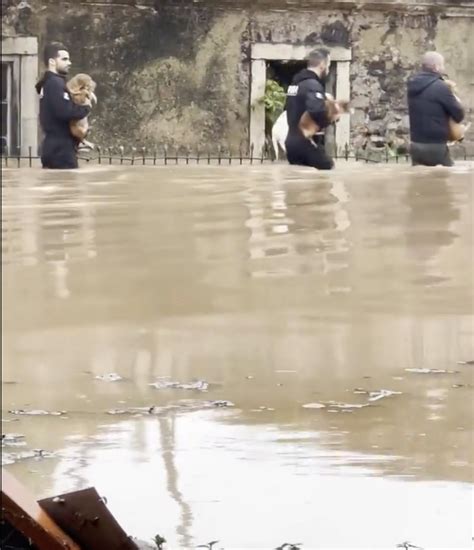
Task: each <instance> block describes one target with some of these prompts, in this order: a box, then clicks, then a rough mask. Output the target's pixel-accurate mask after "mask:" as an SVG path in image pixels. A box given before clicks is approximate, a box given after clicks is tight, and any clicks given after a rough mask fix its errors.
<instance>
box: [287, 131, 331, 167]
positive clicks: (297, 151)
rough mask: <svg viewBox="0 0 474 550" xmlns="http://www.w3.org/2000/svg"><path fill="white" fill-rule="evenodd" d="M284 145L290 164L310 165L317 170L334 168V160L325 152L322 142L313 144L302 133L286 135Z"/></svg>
mask: <svg viewBox="0 0 474 550" xmlns="http://www.w3.org/2000/svg"><path fill="white" fill-rule="evenodd" d="M285 145H286V156H287V158H288V162H289V163H290V164H298V165H300V166H312V167H313V168H317V169H318V170H331V169H332V168H334V161H333V160H332V158H331V157H330V156H329V155H328V154H327V153H326V150H325V148H324V144H323V143H322V142H320V143H318V144H315V143H314V142H311V141H310V140H309V139H306V138H305V137H304V136H302V135H288V137H287V139H286V143H285Z"/></svg>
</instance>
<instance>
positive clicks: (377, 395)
mask: <svg viewBox="0 0 474 550" xmlns="http://www.w3.org/2000/svg"><path fill="white" fill-rule="evenodd" d="M391 395H402V392H401V391H393V390H377V391H371V392H370V393H369V401H370V402H371V403H373V402H374V401H379V399H383V398H384V397H390V396H391Z"/></svg>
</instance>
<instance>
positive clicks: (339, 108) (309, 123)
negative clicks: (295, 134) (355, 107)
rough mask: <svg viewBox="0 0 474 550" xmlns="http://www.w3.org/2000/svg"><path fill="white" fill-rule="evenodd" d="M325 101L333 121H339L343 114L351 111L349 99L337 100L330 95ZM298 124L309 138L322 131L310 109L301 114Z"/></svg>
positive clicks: (330, 118)
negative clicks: (312, 116) (310, 113)
mask: <svg viewBox="0 0 474 550" xmlns="http://www.w3.org/2000/svg"><path fill="white" fill-rule="evenodd" d="M324 103H325V105H326V112H327V115H328V119H329V120H330V122H331V123H333V122H337V121H338V120H339V118H340V117H341V115H342V114H344V113H349V112H350V106H349V101H336V100H335V99H333V98H332V97H329V98H327V99H326V101H325V102H324ZM298 126H299V129H300V130H301V132H302V133H303V135H304V137H305V138H306V139H309V140H311V138H312V137H313V136H314V135H315V134H317V133H318V132H320V131H321V128H320V127H319V126H318V125H317V124H316V122H315V121H314V120H313V119H312V118H311V116H310V115H309V113H308V111H305V112H304V113H303V114H302V115H301V118H300V122H299V124H298Z"/></svg>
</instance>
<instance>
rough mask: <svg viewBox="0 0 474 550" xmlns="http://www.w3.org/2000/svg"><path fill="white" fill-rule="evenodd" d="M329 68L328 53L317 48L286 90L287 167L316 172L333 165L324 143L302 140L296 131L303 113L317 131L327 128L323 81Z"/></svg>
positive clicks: (329, 168) (300, 134) (321, 141)
mask: <svg viewBox="0 0 474 550" xmlns="http://www.w3.org/2000/svg"><path fill="white" fill-rule="evenodd" d="M330 64H331V59H330V52H329V50H328V49H326V48H319V49H317V50H314V51H313V52H311V53H310V55H309V58H308V68H307V69H303V70H302V71H300V72H299V73H298V74H296V75H295V77H294V78H293V82H292V84H291V86H289V87H288V91H287V100H286V111H287V117H288V137H287V138H286V143H285V145H286V154H287V157H288V162H289V163H290V164H299V165H303V166H313V167H314V168H319V169H320V170H331V168H333V167H334V161H333V160H332V158H331V157H329V156H328V155H327V154H326V151H325V149H324V140H318V141H313V140H309V139H306V138H305V137H304V135H303V133H302V132H301V130H300V129H299V127H298V124H299V121H300V118H301V115H302V114H303V113H304V112H305V111H307V112H308V114H309V115H310V116H311V118H312V119H313V120H314V121H315V122H316V124H317V125H318V126H319V127H320V128H321V129H323V128H326V127H327V126H329V123H330V122H329V119H328V117H327V113H326V107H325V103H324V102H325V100H326V89H325V80H326V78H327V75H328V73H329V66H330Z"/></svg>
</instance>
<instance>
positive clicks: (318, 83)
mask: <svg viewBox="0 0 474 550" xmlns="http://www.w3.org/2000/svg"><path fill="white" fill-rule="evenodd" d="M325 93H326V89H325V86H324V82H323V81H322V80H321V79H320V78H319V77H318V76H317V75H316V74H315V73H314V72H313V71H310V70H309V69H303V70H302V71H300V72H299V73H297V74H296V75H295V77H294V78H293V82H292V84H291V86H289V87H288V91H287V98H286V113H287V118H288V134H293V135H295V134H301V131H300V130H299V128H298V123H299V121H300V118H301V115H302V114H303V113H304V112H305V111H308V113H309V114H310V116H311V118H312V119H313V120H314V121H315V122H316V124H318V126H319V127H320V128H321V129H322V128H326V126H328V125H329V120H328V118H327V114H326V106H325V103H324V102H325V100H326V95H325Z"/></svg>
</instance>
